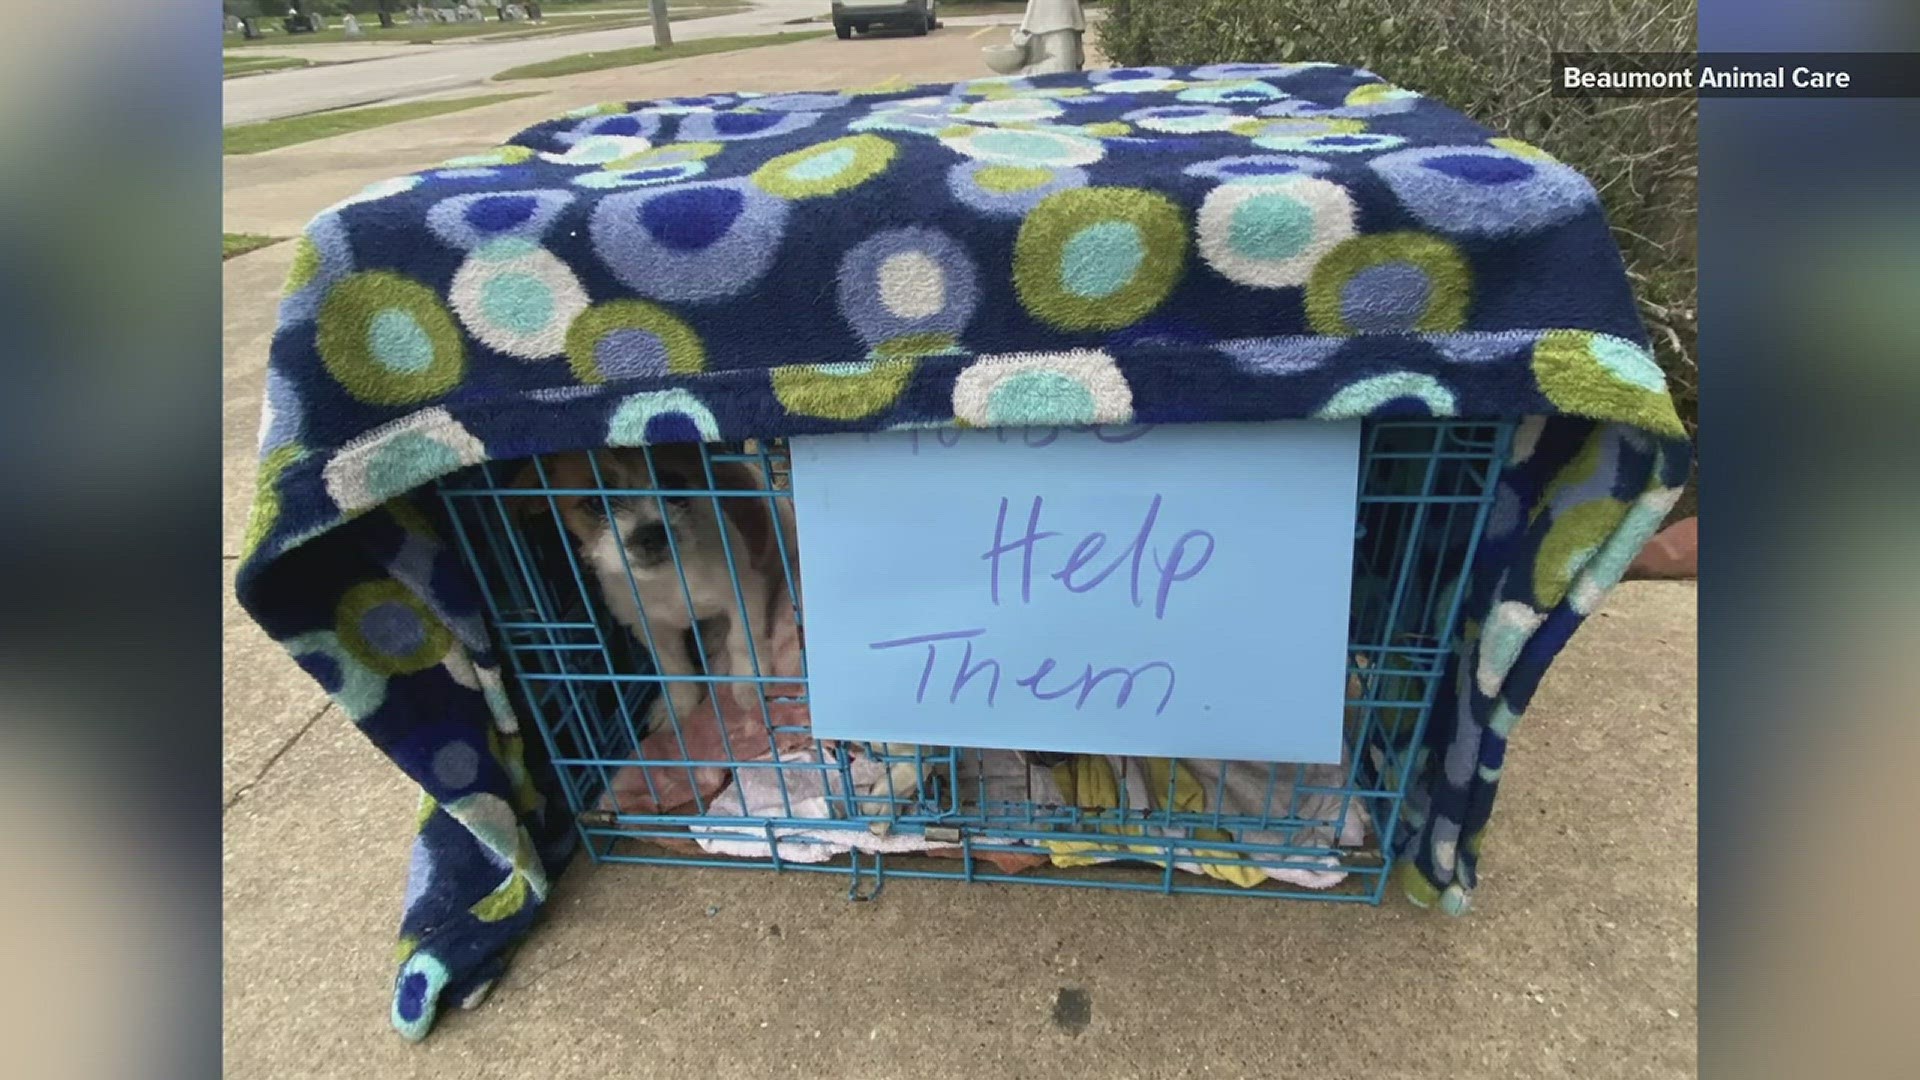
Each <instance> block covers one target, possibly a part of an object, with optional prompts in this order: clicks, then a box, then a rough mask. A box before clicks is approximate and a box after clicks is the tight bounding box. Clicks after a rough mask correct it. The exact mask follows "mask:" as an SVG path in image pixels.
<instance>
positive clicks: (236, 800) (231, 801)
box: [220, 701, 333, 817]
mask: <svg viewBox="0 0 1920 1080" xmlns="http://www.w3.org/2000/svg"><path fill="white" fill-rule="evenodd" d="M332 708H333V702H331V701H329V702H327V703H326V704H325V705H322V706H320V710H319V711H318V712H316V713H314V714H313V715H312V716H309V717H307V722H306V723H304V724H301V725H300V730H299V731H296V732H294V733H293V734H292V735H290V736H288V737H287V741H286V742H283V743H281V744H280V745H279V747H277V748H276V749H275V750H274V752H273V753H272V754H271V755H269V756H268V758H267V761H266V764H264V765H262V766H260V771H259V772H256V773H254V774H253V779H251V780H249V781H247V782H246V783H244V784H241V785H240V786H239V787H237V788H235V789H234V790H233V794H232V795H229V796H227V800H226V801H225V802H224V803H222V804H221V806H220V814H221V816H223V817H224V816H225V815H226V812H227V811H229V810H231V809H233V808H234V807H235V806H238V805H239V804H240V800H241V799H244V798H246V797H247V793H248V792H250V791H252V790H253V789H254V788H256V787H258V786H259V785H260V782H261V781H262V780H265V779H266V778H267V774H268V773H270V772H272V771H273V767H274V766H275V765H278V764H279V763H280V759H281V758H283V757H285V756H286V754H287V751H289V750H291V749H293V744H294V743H297V742H299V741H300V739H301V737H302V736H304V735H306V733H307V732H309V731H312V730H313V725H315V724H317V723H319V722H320V718H321V717H323V716H325V715H327V712H328V710H330V709H332Z"/></svg>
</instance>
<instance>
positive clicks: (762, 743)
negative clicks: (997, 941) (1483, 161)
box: [439, 420, 1511, 903]
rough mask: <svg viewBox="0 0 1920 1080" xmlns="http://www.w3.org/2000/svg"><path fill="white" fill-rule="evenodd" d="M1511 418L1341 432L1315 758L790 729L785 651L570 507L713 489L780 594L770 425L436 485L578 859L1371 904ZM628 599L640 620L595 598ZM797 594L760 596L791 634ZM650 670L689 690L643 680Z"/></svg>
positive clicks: (600, 509)
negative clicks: (1335, 543)
mask: <svg viewBox="0 0 1920 1080" xmlns="http://www.w3.org/2000/svg"><path fill="white" fill-rule="evenodd" d="M1510 438H1511V425H1509V424H1506V423H1498V422H1489V423H1477V422H1468V421H1457V420H1410V421H1386V420H1382V421H1373V422H1369V423H1368V424H1367V425H1366V426H1365V427H1364V429H1363V434H1362V453H1361V458H1360V470H1361V475H1360V477H1359V483H1358V492H1359V497H1358V504H1357V506H1356V508H1355V528H1354V546H1353V582H1354V586H1353V596H1352V600H1351V603H1350V606H1349V620H1348V621H1349V630H1348V641H1347V657H1348V661H1349V666H1348V669H1347V676H1348V678H1347V700H1346V703H1345V706H1346V708H1345V717H1344V726H1343V731H1344V738H1343V741H1344V751H1343V754H1342V760H1341V762H1340V763H1339V764H1323V765H1306V764H1297V763H1287V762H1224V761H1196V760H1190V759H1179V760H1168V759H1159V758H1137V757H1105V756H1092V755H1058V754H1054V755H1042V754H1022V753H1017V752H1012V751H1004V750H986V749H979V748H969V747H962V746H950V747H934V746H902V745H898V744H874V743H854V744H848V743H825V742H822V741H818V740H814V739H812V738H810V737H809V729H808V717H807V714H806V708H807V705H808V694H807V668H806V662H805V652H804V647H801V648H799V649H798V650H797V654H796V655H794V656H793V657H792V658H791V662H790V663H788V664H786V665H785V666H782V665H781V663H780V662H779V660H777V659H776V658H774V657H771V656H767V655H764V654H765V653H767V652H769V651H770V649H771V646H770V645H769V644H768V643H767V642H756V643H754V644H755V645H756V647H757V649H758V652H759V653H760V654H761V655H755V656H751V657H749V658H748V660H747V664H746V666H745V669H744V673H742V672H741V671H734V670H729V668H728V665H727V658H726V656H725V653H726V650H725V649H724V648H722V647H720V646H719V645H718V644H716V643H715V642H712V641H708V640H704V639H705V638H707V637H712V636H713V635H715V634H716V633H720V634H724V633H725V632H726V630H725V628H724V627H723V626H720V625H719V623H718V622H717V621H716V620H712V619H707V618H703V617H701V615H702V614H703V613H700V612H694V609H695V608H697V607H699V606H700V604H699V602H698V601H696V599H695V594H696V593H697V592H700V591H701V589H702V588H703V586H702V585H700V584H699V583H696V582H694V581H692V580H690V579H691V578H693V577H697V576H698V571H697V570H696V572H695V573H694V574H690V573H689V569H688V565H687V564H688V561H689V560H691V559H692V558H693V556H692V555H691V554H689V553H687V552H685V551H683V548H685V547H687V546H688V544H689V541H688V539H687V538H686V534H685V533H682V534H681V535H680V536H679V537H678V538H676V536H675V532H674V530H672V529H668V530H664V531H662V532H661V533H660V535H659V537H658V539H657V540H655V541H653V545H654V548H655V549H657V550H656V553H657V554H658V555H660V556H663V558H662V560H661V563H660V566H661V567H665V568H666V569H665V571H664V572H663V571H662V570H660V569H659V568H656V569H655V570H654V571H653V581H652V584H650V585H648V586H646V587H645V588H643V587H642V586H641V584H640V583H639V582H637V581H635V580H633V575H634V573H635V568H634V565H633V564H632V563H631V562H626V561H623V562H622V563H621V565H620V566H619V570H620V571H621V572H623V573H625V574H626V575H627V580H625V581H621V580H619V575H618V574H613V575H608V574H605V573H602V572H597V571H596V568H595V567H594V566H593V565H592V564H591V560H590V557H589V554H588V550H589V549H588V545H586V544H584V543H583V542H582V538H581V536H580V535H578V534H575V533H573V532H570V530H569V527H568V521H569V519H570V517H572V518H573V519H574V520H585V521H588V522H591V521H592V520H593V517H592V516H593V515H597V516H598V518H599V519H601V520H624V521H626V522H627V523H628V524H629V526H630V527H632V528H635V529H641V530H644V529H646V528H648V527H649V525H648V524H647V523H646V522H652V521H665V520H668V519H669V517H670V516H672V515H673V514H675V513H676V511H678V512H680V513H683V514H684V512H685V511H686V509H687V508H688V507H689V506H694V507H697V508H699V509H702V510H704V512H705V513H707V514H708V515H710V516H711V519H712V520H726V517H725V515H728V514H730V513H734V512H735V510H734V509H730V508H729V507H728V506H727V505H725V504H726V503H727V502H728V501H730V500H751V501H753V502H755V503H759V504H763V508H764V509H765V510H766V512H767V516H766V518H765V519H764V520H766V521H768V522H769V523H771V524H772V525H773V527H774V529H775V530H776V532H778V533H779V534H780V535H779V536H778V537H777V540H778V543H777V544H776V545H775V550H776V552H777V554H778V559H777V560H775V561H771V562H769V563H768V564H767V566H766V571H765V572H767V573H769V574H770V575H772V576H773V577H774V579H775V582H776V585H777V587H778V588H781V589H784V590H785V592H786V594H787V595H788V596H796V595H799V594H800V592H801V590H800V586H799V568H798V566H797V565H796V557H795V553H796V551H798V552H804V550H805V540H804V537H802V536H799V535H797V534H796V535H788V534H789V533H794V532H795V523H794V522H793V520H792V518H791V516H790V515H789V514H788V513H786V504H789V503H790V502H791V499H792V490H791V487H790V483H789V479H790V464H791V463H790V458H789V455H788V451H787V447H786V446H785V444H784V443H782V442H779V441H765V442H750V443H745V444H732V445H728V444H699V445H698V446H697V451H695V450H692V449H691V448H672V449H665V448H656V449H637V450H632V451H623V452H620V453H622V454H623V455H624V456H625V459H626V464H624V465H617V464H616V462H615V460H614V459H613V454H614V453H615V452H613V451H598V452H594V453H591V454H588V455H572V456H571V457H572V463H571V466H570V467H569V465H567V464H563V462H562V461H561V459H559V458H557V457H547V458H535V459H530V460H529V461H526V462H520V463H494V464H485V465H481V466H478V467H476V468H474V469H471V470H468V471H466V472H464V473H461V474H458V475H456V476H454V477H452V478H449V479H447V480H444V481H442V482H441V483H440V485H439V495H440V499H441V501H442V503H443V505H444V506H445V508H446V510H447V512H448V515H449V517H450V519H451V521H452V523H453V529H454V534H455V536H456V537H457V544H458V547H459V549H460V551H461V553H462V556H463V558H464V559H465V561H466V563H467V566H468V568H469V570H470V571H471V572H472V574H473V576H474V578H475V580H477V581H478V582H479V583H480V585H481V592H482V594H483V597H484V601H485V606H486V612H487V616H488V618H489V620H490V622H491V624H492V630H493V632H494V634H495V635H496V636H497V638H498V642H499V646H500V649H501V651H502V653H503V654H504V656H505V658H506V660H507V667H508V670H509V672H510V676H511V682H512V683H513V684H514V691H513V692H514V693H515V694H516V695H517V700H518V702H519V703H520V704H522V705H524V708H525V712H526V715H527V716H528V717H529V718H530V719H531V720H532V722H533V724H534V726H535V727H536V728H537V729H538V731H539V735H540V738H541V739H542V740H543V742H544V744H545V748H546V750H547V753H548V754H549V755H550V757H551V761H552V764H553V766H554V767H555V770H556V772H557V773H558V775H559V777H560V780H561V784H562V787H563V789H564V792H565V797H566V799H567V802H568V809H569V810H570V812H571V813H572V814H573V816H574V820H575V822H576V823H577V828H578V830H579V833H580V836H581V838H582V839H583V841H584V842H585V846H586V848H587V850H588V851H589V852H590V853H591V855H592V857H593V858H594V859H596V860H599V861H608V862H629V863H651V864H667V865H700V866H730V867H731V866H762V867H767V868H772V869H776V870H794V871H810V872H824V873H832V874H840V875H843V876H845V877H846V878H847V879H848V880H849V888H850V892H851V893H852V894H853V895H857V896H869V895H873V894H875V893H877V892H878V891H879V889H880V888H881V886H882V885H883V884H884V882H885V881H886V879H887V878H889V877H904V878H943V879H956V880H965V881H1002V882H1019V883H1046V884H1057V885H1069V886H1082V887H1091V888H1107V889H1131V890H1150V891H1157V892H1166V893H1216V894H1230V895H1252V896H1279V897H1315V898H1325V899H1339V900H1363V901H1368V902H1374V903H1377V902H1379V900H1380V899H1381V897H1382V896H1383V895H1384V892H1385V889H1386V882H1387V877H1388V871H1389V870H1390V869H1391V868H1392V866H1393V864H1394V859H1395V847H1394V843H1395V837H1394V834H1395V831H1396V828H1397V826H1398V824H1399V821H1400V807H1401V801H1402V799H1403V797H1404V795H1405V793H1406V791H1407V787H1408V783H1409V780H1410V778H1411V776H1412V773H1413V769H1414V762H1415V755H1416V754H1417V752H1418V748H1419V746H1420V745H1421V739H1422V734H1423V732H1424V730H1425V728H1426V725H1427V720H1428V715H1429V713H1430V712H1431V710H1432V709H1433V707H1434V702H1435V700H1436V696H1437V694H1438V691H1439V687H1440V685H1441V682H1442V679H1443V677H1444V676H1445V674H1446V672H1447V670H1448V665H1449V661H1450V659H1451V658H1452V657H1453V656H1454V654H1455V651H1456V648H1457V646H1458V643H1459V637H1460V628H1459V613H1460V606H1461V596H1460V591H1459V585H1460V583H1461V582H1462V581H1463V580H1464V576H1465V571H1466V569H1467V567H1468V566H1469V565H1470V564H1471V563H1472V560H1473V558H1474V554H1475V551H1476V549H1477V547H1478V545H1479V542H1480V538H1481V534H1482V532H1483V530H1484V528H1485V526H1486V522H1487V517H1488V513H1489V510H1490V507H1491V505H1492V503H1493V498H1494V492H1495V489H1496V484H1497V482H1498V480H1499V474H1500V467H1501V463H1502V462H1503V461H1504V460H1506V457H1507V451H1508V444H1509V441H1510ZM675 454H677V464H675V465H674V466H673V467H672V468H669V466H668V465H667V464H665V460H666V459H667V458H668V457H669V456H670V455H675ZM689 464H691V466H692V467H691V468H689V467H688V466H689ZM1247 464H1251V463H1247ZM689 473H690V474H691V475H687V474H689ZM722 477H725V478H726V479H725V481H724V482H723V480H722ZM636 504H639V505H640V506H641V507H642V510H643V512H640V513H637V514H635V513H633V512H632V508H633V507H635V506H636ZM581 514H585V515H589V517H587V518H584V519H582V518H579V517H578V515H581ZM641 519H645V521H641ZM679 520H682V521H684V520H688V519H687V518H685V517H682V518H680V519H679ZM635 522H639V523H638V524H635ZM722 535H724V534H722ZM722 542H723V544H724V543H726V541H724V540H723V541H722ZM733 542H734V543H738V539H737V538H736V539H735V540H734V541H733ZM645 549H646V542H645V541H641V542H640V547H639V548H638V549H636V550H642V551H644V550H645ZM724 554H725V555H726V556H727V558H726V561H725V567H726V570H727V572H728V576H729V578H730V580H728V581H726V582H725V583H724V587H723V588H722V590H721V593H722V598H723V600H726V601H728V602H730V603H734V604H739V605H742V607H741V610H745V606H746V605H747V604H748V603H749V601H748V594H749V593H751V592H752V591H753V590H752V588H751V586H750V585H749V584H745V583H743V581H742V579H741V574H740V571H739V569H738V567H741V566H745V565H746V564H747V558H746V555H745V553H743V552H739V551H728V552H725V553H724ZM802 557H803V556H802ZM628 558H632V556H629V557H628ZM663 577H664V580H665V582H666V586H667V587H666V588H665V589H662V588H661V584H660V582H661V581H662V580H663ZM705 588H706V589H707V591H709V592H711V591H712V586H711V584H710V583H709V584H708V585H707V586H705ZM623 592H624V593H626V594H627V595H625V596H623V595H622V593H623ZM643 593H651V594H652V595H653V597H654V604H655V609H654V610H651V611H649V610H647V602H646V600H645V598H644V597H643V595H642V594H643ZM626 600H631V601H632V607H631V608H630V609H629V611H630V612H632V613H635V614H637V615H638V616H639V618H638V620H637V622H636V620H635V619H633V618H632V617H631V615H630V616H629V617H628V618H627V619H625V620H622V619H621V618H619V617H617V616H616V615H615V614H613V612H612V609H613V607H614V605H615V603H616V602H622V601H626ZM663 605H664V606H663ZM804 606H805V605H804V603H801V604H797V605H789V606H788V607H786V608H785V609H783V611H782V613H781V617H782V618H784V619H787V620H788V621H789V623H790V628H791V630H792V631H793V635H792V638H791V639H789V640H798V638H799V637H800V631H801V630H802V629H803V628H804V623H805V613H804ZM690 612H694V613H693V614H691V615H690V614H689V613H690ZM736 625H738V624H736ZM674 632H682V633H684V634H685V635H686V637H687V638H689V639H691V644H690V646H689V648H688V650H687V651H688V653H689V654H690V656H691V657H693V658H694V659H695V661H696V664H697V669H696V670H682V671H681V672H679V673H671V672H662V671H661V670H659V669H658V668H657V666H656V665H655V664H654V663H653V662H652V655H653V653H652V650H651V649H650V648H649V647H648V646H647V642H649V641H652V640H657V639H660V638H664V636H665V635H666V634H669V633H674ZM675 690H679V691H682V695H681V696H682V697H683V698H684V700H685V701H691V702H694V703H695V704H694V705H693V706H692V707H688V706H687V705H686V704H684V703H680V704H676V703H674V702H673V701H672V700H663V697H664V698H667V699H671V697H672V696H673V692H674V691H675ZM743 691H744V692H743ZM736 695H737V696H736ZM741 697H745V698H746V699H747V700H746V703H745V704H744V706H743V705H742V703H741V700H740V699H741ZM1193 720H1194V721H1195V722H1200V718H1198V717H1195V718H1193ZM1095 864H1097V865H1095Z"/></svg>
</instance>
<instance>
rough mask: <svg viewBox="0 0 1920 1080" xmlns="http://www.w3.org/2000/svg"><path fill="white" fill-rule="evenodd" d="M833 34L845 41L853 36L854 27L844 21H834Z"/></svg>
mask: <svg viewBox="0 0 1920 1080" xmlns="http://www.w3.org/2000/svg"><path fill="white" fill-rule="evenodd" d="M833 35H834V36H835V37H837V38H839V39H840V40H841V41H845V40H847V39H848V38H850V37H852V36H853V27H852V26H850V25H849V24H847V23H843V22H837V23H834V24H833Z"/></svg>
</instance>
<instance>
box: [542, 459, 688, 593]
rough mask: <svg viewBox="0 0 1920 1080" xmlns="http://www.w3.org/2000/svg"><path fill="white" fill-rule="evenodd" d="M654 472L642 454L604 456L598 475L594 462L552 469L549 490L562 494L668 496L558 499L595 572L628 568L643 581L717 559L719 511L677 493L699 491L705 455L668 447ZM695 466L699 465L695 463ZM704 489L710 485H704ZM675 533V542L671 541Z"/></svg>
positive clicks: (568, 462) (550, 464) (555, 464)
mask: <svg viewBox="0 0 1920 1080" xmlns="http://www.w3.org/2000/svg"><path fill="white" fill-rule="evenodd" d="M652 457H653V460H652V462H651V464H650V463H649V462H648V460H647V456H646V455H645V454H643V453H642V452H640V451H638V450H612V451H601V452H600V453H599V454H598V465H599V468H598V471H597V474H596V470H595V467H594V466H595V461H594V459H592V458H589V457H588V456H587V455H586V454H563V455H558V456H556V457H554V458H551V459H549V460H548V461H547V462H546V466H545V467H546V474H547V485H548V486H549V487H554V488H576V489H578V488H595V489H601V488H604V489H618V488H639V489H647V490H651V491H660V492H663V494H653V495H637V494H619V493H616V492H614V491H611V490H609V491H608V492H607V493H606V494H591V495H556V496H554V497H553V502H554V505H555V507H556V508H557V509H558V510H559V511H560V519H561V521H562V522H564V523H565V525H566V527H567V531H568V532H569V533H571V534H572V535H573V538H574V542H575V543H576V544H577V545H578V547H579V550H580V553H581V554H582V555H583V556H584V557H585V558H586V559H587V560H588V561H589V562H591V563H592V564H593V565H594V566H596V567H599V568H602V569H607V570H612V569H617V568H620V567H622V565H623V561H622V549H624V551H625V559H624V565H625V566H627V567H631V569H632V570H633V572H634V573H635V574H641V573H645V572H647V571H653V570H659V569H661V568H663V567H666V566H668V565H669V564H671V563H672V562H673V558H674V553H675V551H676V550H677V551H679V552H680V555H681V558H682V559H698V558H700V557H701V556H702V555H705V554H710V553H709V552H707V551H705V550H704V549H705V548H707V547H710V546H711V545H706V544H703V543H702V541H703V540H705V539H708V538H707V537H706V536H705V535H704V534H705V533H707V532H711V531H714V530H715V529H717V527H718V524H717V522H716V521H715V520H714V513H713V510H712V508H711V506H695V505H694V503H695V501H696V500H694V499H693V498H692V497H690V496H688V495H684V494H672V492H684V491H690V490H693V489H695V487H696V483H695V479H694V478H695V477H697V476H698V475H699V470H700V469H701V463H700V461H699V460H698V457H697V451H688V450H685V449H684V448H677V447H665V448H660V449H656V450H655V451H654V452H653V455H652ZM689 459H691V460H689ZM699 486H704V485H699ZM669 533H671V536H669Z"/></svg>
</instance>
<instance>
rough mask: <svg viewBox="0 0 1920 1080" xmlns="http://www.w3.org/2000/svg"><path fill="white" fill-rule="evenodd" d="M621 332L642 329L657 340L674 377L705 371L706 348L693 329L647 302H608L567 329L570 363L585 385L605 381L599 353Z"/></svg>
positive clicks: (596, 307)
mask: <svg viewBox="0 0 1920 1080" xmlns="http://www.w3.org/2000/svg"><path fill="white" fill-rule="evenodd" d="M622 330H639V331H642V332H645V333H648V334H652V335H653V336H654V337H656V338H658V339H659V340H660V343H661V344H662V345H664V346H665V347H666V352H667V371H668V372H670V373H672V374H674V375H693V374H697V373H699V372H701V371H704V370H706V366H707V350H706V346H704V345H702V344H701V343H700V335H699V334H697V333H695V332H694V329H693V327H691V326H688V325H687V324H686V323H684V322H682V321H680V320H679V319H678V318H676V317H675V316H674V315H673V314H672V313H671V312H669V311H667V310H666V309H665V308H663V307H659V306H657V305H655V304H649V303H647V302H646V301H644V300H609V301H607V302H606V303H604V304H595V305H594V306H593V307H590V308H588V309H587V310H585V311H583V312H581V313H580V314H579V315H578V316H577V317H575V318H574V320H573V324H572V325H571V326H568V327H567V364H568V366H569V367H571V368H573V375H574V378H577V379H579V380H580V381H581V382H583V383H602V382H605V381H606V373H605V372H603V371H601V370H600V362H599V358H598V352H597V350H598V347H599V344H600V341H601V340H602V339H603V338H605V337H606V336H607V335H608V334H612V333H618V332H620V331H622Z"/></svg>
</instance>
